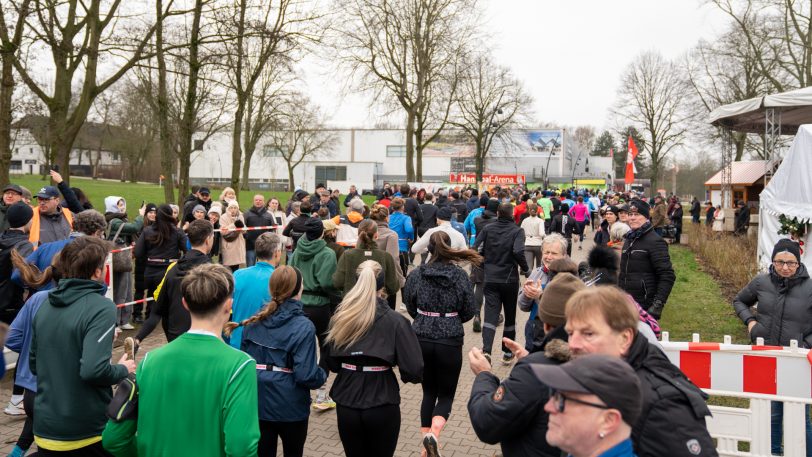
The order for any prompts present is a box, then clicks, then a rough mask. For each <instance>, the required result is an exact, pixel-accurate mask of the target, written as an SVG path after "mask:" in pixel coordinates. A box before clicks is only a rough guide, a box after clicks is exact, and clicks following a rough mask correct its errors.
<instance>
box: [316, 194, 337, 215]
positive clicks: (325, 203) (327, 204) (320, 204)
mask: <svg viewBox="0 0 812 457" xmlns="http://www.w3.org/2000/svg"><path fill="white" fill-rule="evenodd" d="M321 208H327V211H329V213H330V217H331V218H333V217H336V216H338V206H336V202H334V201H333V200H332V199H331V198H330V191H328V190H326V189H322V190H321V191H320V192H319V200H318V201H317V202H316V203H314V204H313V212H314V213H317V212H319V209H321Z"/></svg>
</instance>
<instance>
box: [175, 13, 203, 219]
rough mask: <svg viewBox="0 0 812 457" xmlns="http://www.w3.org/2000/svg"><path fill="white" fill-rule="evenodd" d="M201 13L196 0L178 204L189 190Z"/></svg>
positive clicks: (181, 149) (182, 126) (182, 140)
mask: <svg viewBox="0 0 812 457" xmlns="http://www.w3.org/2000/svg"><path fill="white" fill-rule="evenodd" d="M202 15H203V0H197V1H196V2H195V8H194V18H193V20H192V33H191V34H190V36H189V80H188V81H189V83H188V85H187V89H186V99H185V101H184V106H183V117H182V120H181V125H180V154H179V155H180V170H178V204H180V202H181V201H182V199H183V196H184V195H186V193H187V192H188V191H189V166H190V165H191V156H192V149H193V144H192V135H194V133H195V132H194V121H195V119H194V118H195V111H196V107H197V83H198V80H199V75H200V60H199V56H198V53H199V49H200V18H201V16H202Z"/></svg>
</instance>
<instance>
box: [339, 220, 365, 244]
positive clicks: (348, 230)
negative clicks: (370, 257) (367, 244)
mask: <svg viewBox="0 0 812 457" xmlns="http://www.w3.org/2000/svg"><path fill="white" fill-rule="evenodd" d="M362 220H363V219H361V220H359V221H358V222H350V220H349V219H348V218H347V216H340V217H339V224H338V229H337V230H336V243H338V244H340V245H341V246H344V247H352V248H354V247H355V245H356V244H358V226H359V225H361V221H362Z"/></svg>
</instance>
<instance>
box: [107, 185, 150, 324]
mask: <svg viewBox="0 0 812 457" xmlns="http://www.w3.org/2000/svg"><path fill="white" fill-rule="evenodd" d="M146 209H147V208H146V205H144V206H142V207H141V208H139V209H138V216H137V217H136V218H135V220H134V221H132V222H129V221H128V219H127V200H125V199H124V198H122V197H118V196H110V197H106V198H105V199H104V210H105V213H104V219H105V220H106V221H107V237H106V238H107V239H108V240H109V241H112V242H113V243H114V244H115V247H116V248H122V247H130V246H131V245H132V244H133V243H134V242H135V239H136V236H137V235H138V233H139V232H140V231H141V229H142V228H143V227H144V214H145V211H146ZM114 255H115V254H114ZM118 255H119V256H121V257H125V258H126V259H128V261H126V262H118V263H124V265H118V264H117V265H115V266H116V267H118V266H124V267H125V268H113V303H115V304H117V305H118V304H121V303H129V302H131V301H132V300H133V281H132V278H133V274H132V271H133V262H132V251H124V252H122V253H119V254H118ZM132 314H133V310H132V305H129V306H125V307H123V308H116V324H117V325H118V326H119V327H120V328H121V329H122V330H132V329H133V328H134V327H133V326H132V324H130V318H131V317H132Z"/></svg>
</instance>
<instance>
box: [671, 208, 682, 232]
mask: <svg viewBox="0 0 812 457" xmlns="http://www.w3.org/2000/svg"><path fill="white" fill-rule="evenodd" d="M683 216H684V213H683V212H682V206H677V207H676V208H675V209H674V212H673V213H671V223H672V224H674V226H675V227H680V228H682V217H683Z"/></svg>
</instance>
